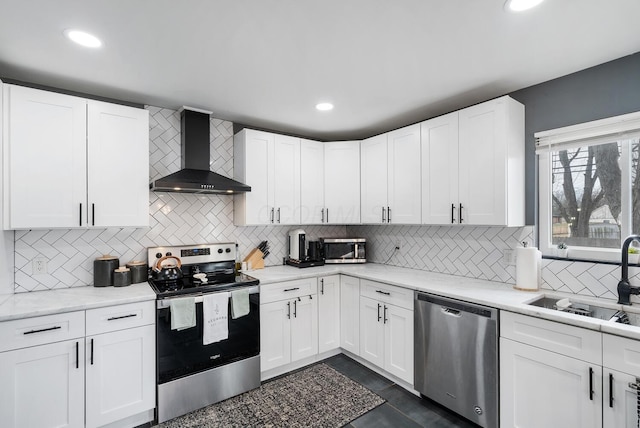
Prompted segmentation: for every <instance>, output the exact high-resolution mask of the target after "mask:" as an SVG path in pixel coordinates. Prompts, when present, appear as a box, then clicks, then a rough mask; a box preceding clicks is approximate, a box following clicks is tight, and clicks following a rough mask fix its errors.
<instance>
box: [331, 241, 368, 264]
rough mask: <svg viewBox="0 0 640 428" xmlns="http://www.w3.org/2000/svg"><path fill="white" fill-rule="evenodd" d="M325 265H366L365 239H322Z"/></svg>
mask: <svg viewBox="0 0 640 428" xmlns="http://www.w3.org/2000/svg"><path fill="white" fill-rule="evenodd" d="M320 242H322V252H323V253H324V259H325V260H324V262H325V263H365V262H366V261H367V251H366V247H367V240H366V239H365V238H320Z"/></svg>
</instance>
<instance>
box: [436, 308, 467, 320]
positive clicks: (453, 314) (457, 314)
mask: <svg viewBox="0 0 640 428" xmlns="http://www.w3.org/2000/svg"><path fill="white" fill-rule="evenodd" d="M440 311H441V312H442V313H443V314H445V315H448V316H450V317H456V318H460V317H461V316H462V312H461V311H459V310H457V309H453V308H448V307H446V306H440Z"/></svg>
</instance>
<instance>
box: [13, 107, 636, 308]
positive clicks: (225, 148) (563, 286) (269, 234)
mask: <svg viewBox="0 0 640 428" xmlns="http://www.w3.org/2000/svg"><path fill="white" fill-rule="evenodd" d="M148 110H149V113H150V121H149V122H150V149H149V151H150V153H149V156H150V175H151V177H150V178H152V179H155V178H158V177H162V176H164V175H167V174H170V173H172V172H175V171H178V170H179V169H180V115H179V113H178V112H176V111H175V110H169V109H161V108H156V107H148ZM232 129H233V124H232V123H231V122H228V121H223V120H218V119H215V118H212V119H211V159H210V162H211V169H212V170H213V171H216V172H219V173H221V174H223V175H227V176H229V177H232V176H233V131H232ZM149 197H150V204H149V215H150V218H149V223H150V227H149V228H107V229H67V230H29V231H16V233H15V273H16V275H15V292H25V291H35V290H46V289H54V288H66V287H77V286H84V285H91V284H93V260H94V259H95V258H96V257H98V256H100V255H102V254H113V255H116V256H118V257H119V258H120V262H121V264H125V263H127V262H129V261H132V260H145V259H146V248H147V247H153V246H160V245H179V244H186V245H188V244H197V243H205V242H225V241H231V242H238V244H239V248H240V253H241V256H242V257H244V256H246V255H247V254H248V252H249V251H250V250H251V249H253V247H255V246H256V245H257V244H258V243H260V241H263V240H268V241H269V243H270V245H271V254H270V255H269V256H268V257H267V260H266V264H267V265H278V264H281V263H282V258H283V257H284V256H285V255H286V253H287V232H288V231H289V230H290V229H292V228H294V226H261V227H236V226H234V225H233V198H232V197H231V196H224V195H222V196H219V195H193V194H181V193H155V192H151V193H150V195H149ZM304 229H305V231H306V232H307V234H308V235H309V237H310V238H318V237H321V236H326V237H343V236H361V237H365V238H367V239H368V243H367V248H368V254H367V258H368V260H369V261H371V262H375V263H387V264H390V265H394V266H404V267H409V268H414V269H421V270H425V271H433V272H442V273H447V274H453V275H458V276H461V277H471V278H481V279H487V280H492V281H499V282H504V283H507V284H513V283H514V282H515V267H514V266H509V265H508V264H506V263H505V262H504V261H503V252H504V250H506V249H513V248H515V247H516V246H517V245H518V244H519V243H520V242H521V241H522V240H525V239H527V240H529V241H530V242H532V241H533V231H532V227H524V228H501V227H473V226H463V227H450V226H396V225H386V226H382V225H380V226H349V227H345V226H304ZM397 243H400V250H399V251H398V252H394V250H393V249H394V248H395V245H396V244H397ZM37 257H43V258H45V259H47V265H48V266H47V269H48V272H47V274H40V275H33V273H32V260H33V259H35V258H37ZM619 270H620V268H619V267H618V266H615V265H603V264H595V263H584V262H569V261H563V260H544V261H543V272H542V277H543V285H542V286H543V288H546V289H549V290H559V291H566V292H570V293H576V294H582V295H589V296H598V297H605V298H612V299H613V298H615V297H616V286H617V281H618V277H619ZM639 271H640V270H639V269H635V268H632V269H631V270H630V273H631V274H633V275H638V273H639ZM636 281H638V279H636Z"/></svg>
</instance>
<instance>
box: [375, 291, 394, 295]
mask: <svg viewBox="0 0 640 428" xmlns="http://www.w3.org/2000/svg"><path fill="white" fill-rule="evenodd" d="M376 293H380V294H384V295H385V296H391V293H389V292H388V291H381V290H376Z"/></svg>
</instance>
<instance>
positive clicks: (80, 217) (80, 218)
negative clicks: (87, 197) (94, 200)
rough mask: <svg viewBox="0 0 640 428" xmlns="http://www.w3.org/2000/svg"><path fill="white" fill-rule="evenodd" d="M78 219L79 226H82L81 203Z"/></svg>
mask: <svg viewBox="0 0 640 428" xmlns="http://www.w3.org/2000/svg"><path fill="white" fill-rule="evenodd" d="M78 219H79V220H80V226H82V202H80V215H79V216H78Z"/></svg>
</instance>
